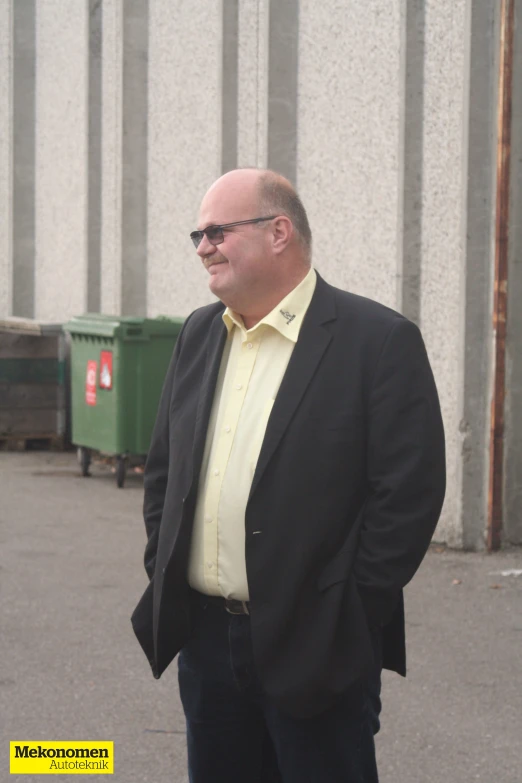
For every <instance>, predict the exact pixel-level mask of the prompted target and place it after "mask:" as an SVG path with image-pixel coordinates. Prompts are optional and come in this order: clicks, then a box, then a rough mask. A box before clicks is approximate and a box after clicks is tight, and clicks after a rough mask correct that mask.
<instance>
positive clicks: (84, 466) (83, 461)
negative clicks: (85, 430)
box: [78, 446, 91, 476]
mask: <svg viewBox="0 0 522 783" xmlns="http://www.w3.org/2000/svg"><path fill="white" fill-rule="evenodd" d="M78 462H79V463H80V468H81V471H82V476H90V475H91V474H90V473H89V468H90V466H91V452H90V451H89V449H86V448H85V447H84V446H80V448H79V449H78Z"/></svg>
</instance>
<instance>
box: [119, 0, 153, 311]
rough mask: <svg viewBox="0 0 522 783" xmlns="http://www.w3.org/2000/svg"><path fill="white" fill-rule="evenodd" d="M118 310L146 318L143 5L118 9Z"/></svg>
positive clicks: (134, 2)
mask: <svg viewBox="0 0 522 783" xmlns="http://www.w3.org/2000/svg"><path fill="white" fill-rule="evenodd" d="M122 8H123V91H122V122H123V131H122V134H123V135H122V227H121V228H122V233H121V236H122V240H121V248H122V277H121V310H122V313H124V314H125V315H146V313H147V220H148V216H147V178H148V171H147V167H148V161H147V139H148V60H149V55H148V49H149V0H127V2H124V3H123V6H122Z"/></svg>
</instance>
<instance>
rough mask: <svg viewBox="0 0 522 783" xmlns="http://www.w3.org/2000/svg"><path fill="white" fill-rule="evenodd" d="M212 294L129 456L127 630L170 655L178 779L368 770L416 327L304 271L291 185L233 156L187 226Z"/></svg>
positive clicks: (333, 778) (432, 412)
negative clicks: (145, 579) (140, 576)
mask: <svg viewBox="0 0 522 783" xmlns="http://www.w3.org/2000/svg"><path fill="white" fill-rule="evenodd" d="M191 237H192V240H193V242H194V245H195V246H196V248H197V253H198V255H199V257H200V259H201V261H202V263H203V265H204V267H205V269H206V270H207V272H208V275H209V286H210V290H211V291H212V292H213V293H214V294H215V295H216V296H217V297H218V299H219V300H220V301H219V302H217V303H215V304H211V305H208V306H207V307H202V308H200V309H198V310H196V311H195V312H193V313H192V315H190V316H189V317H188V319H187V321H186V322H185V325H184V328H183V330H182V332H181V334H180V337H179V339H178V342H177V344H176V349H175V351H174V356H173V359H172V363H171V366H170V368H169V371H168V374H167V378H166V381H165V387H164V390H163V395H162V399H161V402H160V406H159V411H158V417H157V422H156V427H155V430H154V434H153V437H152V443H151V447H150V453H149V457H148V460H147V466H146V471H145V502H144V517H145V525H146V529H147V535H148V543H147V547H146V552H145V568H146V570H147V573H148V575H149V577H150V584H149V586H148V588H147V590H146V591H145V593H144V595H143V597H142V599H141V601H140V603H139V604H138V606H137V608H136V610H135V612H134V615H133V625H134V630H135V632H136V635H137V637H138V639H139V641H140V643H141V645H142V647H143V649H144V651H145V653H146V655H147V657H148V658H149V661H150V664H151V667H152V670H153V673H154V676H155V677H157V678H158V677H160V676H161V674H162V672H163V671H164V670H165V668H166V667H167V666H168V665H169V663H170V662H171V661H172V659H173V658H174V656H175V655H176V654H177V653H178V652H179V651H180V650H181V653H180V656H179V685H180V694H181V699H182V703H183V707H184V710H185V715H186V719H187V740H188V759H189V772H190V780H191V783H216V781H217V782H218V783H219V782H220V781H223V783H255V782H256V781H262V782H263V783H266V781H276V780H279V781H283V783H303V782H304V781H309V782H310V783H337V781H339V783H341V781H342V782H343V783H376V781H377V768H376V763H375V749H374V743H373V734H374V733H375V732H376V731H377V730H378V727H379V720H378V715H379V707H380V702H379V689H380V672H381V667H382V666H383V665H384V666H385V667H387V668H391V669H394V670H396V671H398V672H400V673H402V674H405V650H404V614H403V600H402V588H403V587H404V586H405V585H406V584H407V582H409V580H410V579H411V578H412V576H413V574H414V573H415V571H416V570H417V568H418V566H419V564H420V562H421V560H422V558H423V556H424V554H425V552H426V550H427V548H428V545H429V542H430V539H431V536H432V534H433V531H434V529H435V526H436V523H437V520H438V517H439V514H440V510H441V506H442V502H443V497H444V487H445V467H444V434H443V427H442V421H441V415H440V408H439V402H438V398H437V392H436V388H435V384H434V381H433V376H432V373H431V370H430V366H429V362H428V359H427V356H426V351H425V348H424V344H423V342H422V338H421V336H420V333H419V330H418V329H417V327H416V326H415V325H414V324H412V323H411V322H409V321H408V320H407V319H405V318H403V317H402V316H401V315H399V314H398V313H396V312H394V311H393V310H390V309H388V308H386V307H384V306H382V305H380V304H377V303H376V302H373V301H371V300H369V299H364V298H362V297H359V296H355V295H353V294H350V293H347V292H345V291H341V290H339V289H336V288H334V287H332V286H330V285H328V284H327V283H326V282H325V281H324V280H323V279H322V278H321V277H320V276H319V275H318V274H317V273H316V271H315V270H314V269H313V268H312V267H311V232H310V228H309V225H308V220H307V217H306V212H305V210H304V208H303V205H302V203H301V201H300V200H299V198H298V196H297V195H296V193H295V191H294V190H293V188H292V186H291V185H290V183H289V182H288V181H287V180H285V179H284V178H283V177H281V176H280V175H278V174H275V173H274V172H269V171H259V170H255V169H245V170H237V171H232V172H229V173H228V174H225V175H224V176H223V177H221V178H220V179H219V180H218V181H217V182H215V183H214V185H213V186H212V187H211V188H210V190H209V191H208V192H207V194H206V195H205V197H204V199H203V202H202V205H201V210H200V217H199V228H198V230H197V231H194V232H193V233H192V234H191Z"/></svg>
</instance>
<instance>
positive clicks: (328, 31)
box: [297, 0, 404, 307]
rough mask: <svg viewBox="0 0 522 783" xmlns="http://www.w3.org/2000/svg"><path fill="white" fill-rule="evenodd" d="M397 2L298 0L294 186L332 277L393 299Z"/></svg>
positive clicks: (398, 201)
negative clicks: (296, 118) (295, 185)
mask: <svg viewBox="0 0 522 783" xmlns="http://www.w3.org/2000/svg"><path fill="white" fill-rule="evenodd" d="M401 7H402V3H401V1H400V0H394V2H390V0H370V2H365V3H345V2H342V0H325V2H323V3H321V4H318V3H315V2H313V0H302V2H301V3H300V10H299V74H298V75H299V96H298V97H299V102H298V161H297V165H298V168H297V184H298V188H299V191H300V194H301V196H302V198H303V201H304V204H305V206H306V208H307V210H308V213H309V218H310V222H311V226H312V231H313V233H314V264H315V265H316V267H317V268H318V269H319V271H320V272H321V273H324V275H325V277H326V279H327V280H329V281H330V282H332V283H334V284H336V285H338V286H340V287H341V288H345V289H347V290H351V291H354V292H356V293H360V294H364V295H366V296H370V297H372V298H374V299H377V300H379V301H381V302H384V303H385V304H387V305H390V306H391V307H395V306H396V305H397V301H396V299H397V297H396V291H397V258H398V257H399V246H398V242H399V238H400V231H399V230H398V221H399V218H400V214H401V209H402V192H401V183H402V175H401V174H400V172H399V157H401V160H400V162H401V165H402V151H401V143H402V134H401V119H402V106H401V104H402V98H403V81H404V72H403V67H402V61H401V41H402V25H403V18H402V16H401Z"/></svg>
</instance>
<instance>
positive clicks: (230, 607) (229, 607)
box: [192, 590, 250, 614]
mask: <svg viewBox="0 0 522 783" xmlns="http://www.w3.org/2000/svg"><path fill="white" fill-rule="evenodd" d="M192 594H193V596H194V597H195V598H196V600H197V601H198V603H201V604H203V605H204V606H208V605H210V606H218V607H220V608H221V609H225V611H227V612H228V613H229V614H250V601H238V600H237V599H236V598H222V597H221V596H220V595H204V594H203V593H198V592H197V590H192Z"/></svg>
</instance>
